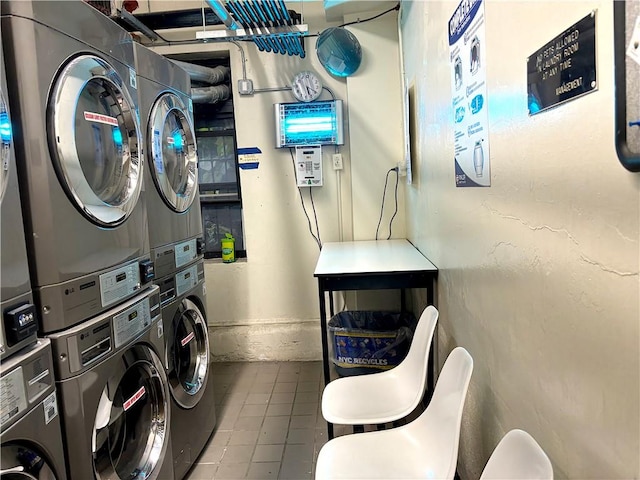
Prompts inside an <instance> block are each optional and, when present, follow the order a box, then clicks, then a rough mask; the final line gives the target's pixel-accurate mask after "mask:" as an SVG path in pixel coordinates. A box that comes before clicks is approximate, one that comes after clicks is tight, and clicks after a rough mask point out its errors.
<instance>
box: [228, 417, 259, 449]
mask: <svg viewBox="0 0 640 480" xmlns="http://www.w3.org/2000/svg"><path fill="white" fill-rule="evenodd" d="M248 418H251V417H248ZM258 433H259V432H258V430H255V431H253V430H237V431H236V430H234V432H233V433H232V434H231V438H230V439H229V445H255V444H256V443H257V442H258Z"/></svg>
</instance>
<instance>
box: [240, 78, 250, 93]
mask: <svg viewBox="0 0 640 480" xmlns="http://www.w3.org/2000/svg"><path fill="white" fill-rule="evenodd" d="M238 93H239V94H240V95H251V94H253V81H252V80H249V79H248V78H242V79H240V80H238Z"/></svg>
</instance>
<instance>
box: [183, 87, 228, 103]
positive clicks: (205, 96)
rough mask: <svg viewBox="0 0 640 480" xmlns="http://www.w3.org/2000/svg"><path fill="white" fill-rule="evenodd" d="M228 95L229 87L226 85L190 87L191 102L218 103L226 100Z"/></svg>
mask: <svg viewBox="0 0 640 480" xmlns="http://www.w3.org/2000/svg"><path fill="white" fill-rule="evenodd" d="M230 96H231V89H230V88H229V86H228V85H216V86H213V87H204V88H192V89H191V100H193V103H219V102H224V101H225V100H228V99H229V97H230Z"/></svg>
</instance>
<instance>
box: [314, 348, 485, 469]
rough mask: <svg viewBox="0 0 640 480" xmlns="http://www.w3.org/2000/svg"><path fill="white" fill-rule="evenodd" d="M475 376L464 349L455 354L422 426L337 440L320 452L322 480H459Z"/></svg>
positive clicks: (416, 423)
mask: <svg viewBox="0 0 640 480" xmlns="http://www.w3.org/2000/svg"><path fill="white" fill-rule="evenodd" d="M472 371H473V359H472V358H471V355H469V353H468V352H467V351H466V350H465V349H464V348H462V347H458V348H456V349H454V350H453V351H452V352H451V354H450V355H449V357H448V358H447V361H446V362H445V364H444V366H443V367H442V371H441V372H440V377H439V378H438V383H437V384H436V388H435V390H434V393H433V398H432V399H431V402H430V403H429V405H428V406H427V408H426V410H425V411H424V412H423V413H422V414H421V415H420V416H419V417H418V418H417V419H416V420H414V421H413V422H410V423H408V424H407V425H403V426H401V427H397V428H392V429H390V430H381V431H376V432H367V433H359V434H357V435H345V436H342V437H338V438H334V439H333V440H331V441H329V442H328V443H326V444H325V445H324V446H323V447H322V449H321V450H320V453H319V455H318V461H317V463H316V477H315V478H316V480H320V479H322V480H328V479H351V480H354V479H363V480H365V479H366V480H373V479H384V480H392V479H403V480H406V479H411V478H416V479H429V478H433V479H439V480H440V479H453V477H454V475H455V472H456V464H457V459H458V447H459V442H460V425H461V423H462V412H463V408H464V401H465V398H466V396H467V390H468V388H469V381H470V379H471V373H472Z"/></svg>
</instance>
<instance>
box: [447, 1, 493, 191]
mask: <svg viewBox="0 0 640 480" xmlns="http://www.w3.org/2000/svg"><path fill="white" fill-rule="evenodd" d="M484 20H485V17H484V1H483V0H462V1H461V2H460V4H459V5H458V7H457V8H456V10H455V11H454V12H453V15H452V16H451V19H450V20H449V25H448V29H447V30H448V32H449V55H450V61H451V91H452V92H453V116H454V118H453V131H454V135H453V139H454V140H453V141H454V147H455V158H454V163H455V173H456V187H490V186H491V171H490V169H489V114H488V109H487V52H486V50H487V48H486V45H487V42H486V41H485V39H486V35H485V21H484Z"/></svg>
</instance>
